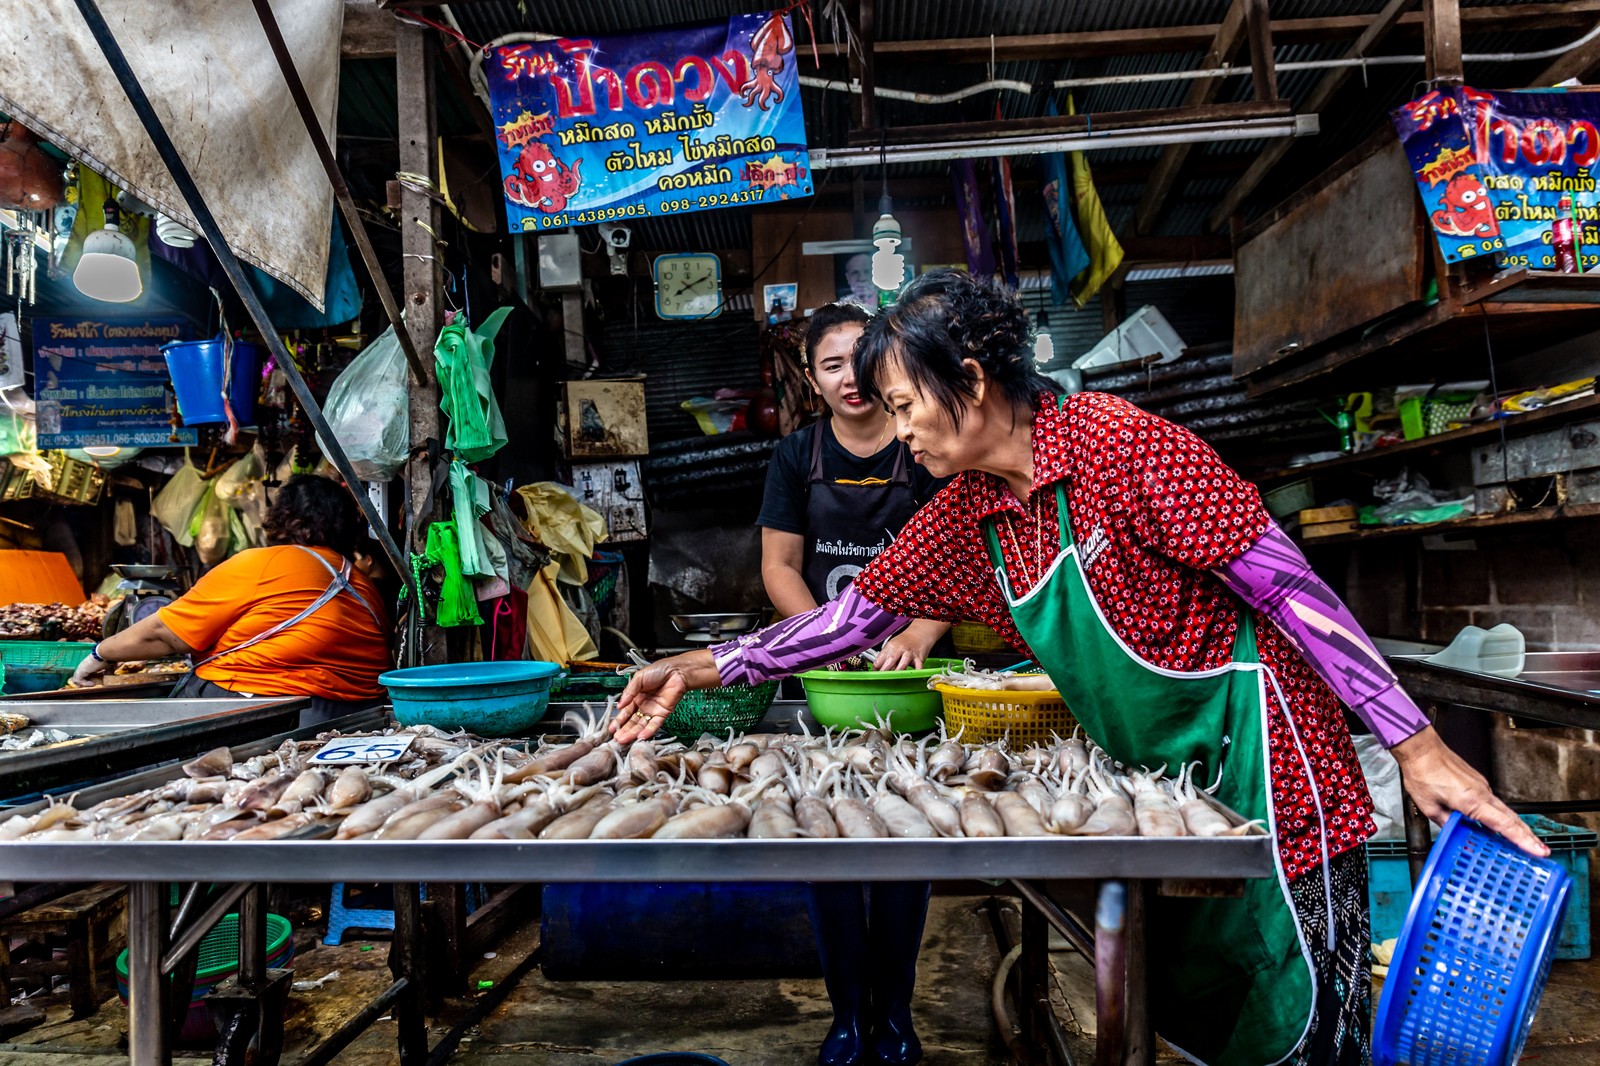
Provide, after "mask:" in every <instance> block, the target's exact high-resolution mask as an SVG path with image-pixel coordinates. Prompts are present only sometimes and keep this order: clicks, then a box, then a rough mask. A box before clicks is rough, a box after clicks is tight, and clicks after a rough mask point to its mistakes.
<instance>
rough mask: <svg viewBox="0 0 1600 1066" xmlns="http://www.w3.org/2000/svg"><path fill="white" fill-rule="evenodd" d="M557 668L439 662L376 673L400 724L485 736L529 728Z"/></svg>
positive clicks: (545, 701)
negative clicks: (431, 664) (437, 663)
mask: <svg viewBox="0 0 1600 1066" xmlns="http://www.w3.org/2000/svg"><path fill="white" fill-rule="evenodd" d="M560 676H561V667H559V666H557V665H556V664H555V663H545V662H536V661H529V662H487V663H444V664H442V665H439V666H413V667H411V668H409V669H406V670H390V671H389V672H388V673H385V674H380V675H379V677H378V683H379V684H381V685H382V686H383V687H384V688H386V689H388V690H389V700H390V703H391V704H393V707H394V720H395V721H396V722H399V723H400V724H401V725H402V726H412V725H431V726H434V727H436V728H439V729H448V730H456V729H465V730H467V731H468V732H469V733H476V734H478V735H479V736H484V737H521V736H527V735H528V734H529V733H531V732H532V731H533V728H534V726H536V725H537V724H538V723H539V719H541V718H543V717H544V712H545V708H547V707H548V706H549V704H550V686H551V685H552V684H554V683H555V680H556V678H558V677H560Z"/></svg>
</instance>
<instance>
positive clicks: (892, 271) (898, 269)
mask: <svg viewBox="0 0 1600 1066" xmlns="http://www.w3.org/2000/svg"><path fill="white" fill-rule="evenodd" d="M872 243H873V245H874V246H875V247H876V248H877V249H878V250H877V251H875V252H873V253H872V283H873V284H874V285H876V286H877V287H878V288H880V289H882V290H884V291H885V292H897V291H898V290H899V288H900V285H901V283H902V282H904V281H905V279H906V257H905V256H903V255H901V254H900V252H899V248H900V223H899V222H897V221H895V217H894V215H892V214H890V213H889V212H888V211H885V212H884V213H883V214H881V215H879V216H878V221H877V222H876V223H874V224H873V227H872Z"/></svg>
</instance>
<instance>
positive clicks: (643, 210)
mask: <svg viewBox="0 0 1600 1066" xmlns="http://www.w3.org/2000/svg"><path fill="white" fill-rule="evenodd" d="M766 191H767V190H765V189H745V190H742V191H740V192H721V193H707V194H706V195H704V196H683V197H679V198H678V199H676V200H662V201H661V202H660V203H659V204H657V205H656V209H655V210H654V211H651V210H650V208H649V207H647V206H646V205H644V204H619V205H617V206H615V207H598V208H595V209H594V210H592V211H563V212H561V213H560V214H556V215H540V216H538V217H537V218H524V219H523V220H522V228H523V230H524V231H527V230H534V229H565V228H567V227H568V226H586V225H589V224H591V223H594V222H611V221H613V220H615V219H620V218H643V217H645V216H646V215H669V214H672V213H673V212H675V211H699V210H703V209H705V208H707V207H729V206H732V205H734V204H754V203H759V202H760V201H761V200H762V198H763V197H764V196H765V195H766Z"/></svg>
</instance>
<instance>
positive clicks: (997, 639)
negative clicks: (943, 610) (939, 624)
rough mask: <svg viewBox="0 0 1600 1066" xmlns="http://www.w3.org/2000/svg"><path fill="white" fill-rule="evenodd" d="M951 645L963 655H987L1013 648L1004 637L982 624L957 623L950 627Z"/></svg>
mask: <svg viewBox="0 0 1600 1066" xmlns="http://www.w3.org/2000/svg"><path fill="white" fill-rule="evenodd" d="M950 643H951V644H952V645H954V646H955V649H956V651H957V652H959V653H961V654H962V655H985V654H988V653H990V652H1003V651H1006V650H1007V649H1008V648H1010V647H1011V645H1009V644H1007V643H1006V640H1005V638H1004V637H1002V636H1001V635H1000V634H999V633H996V632H995V631H994V630H992V629H990V628H989V627H988V626H986V625H984V624H983V623H982V622H957V623H956V624H955V625H953V626H951V627H950Z"/></svg>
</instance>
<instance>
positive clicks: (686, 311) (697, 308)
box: [652, 252, 722, 320]
mask: <svg viewBox="0 0 1600 1066" xmlns="http://www.w3.org/2000/svg"><path fill="white" fill-rule="evenodd" d="M652 269H653V271H654V273H655V279H656V314H658V315H660V316H661V317H662V318H665V319H668V320H671V319H686V320H687V319H701V318H716V317H717V316H718V315H720V314H722V262H721V261H720V260H719V259H717V257H716V256H715V255H713V254H711V253H710V252H682V253H677V254H673V255H658V256H656V260H655V263H654V265H653V268H652Z"/></svg>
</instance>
